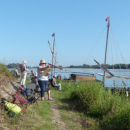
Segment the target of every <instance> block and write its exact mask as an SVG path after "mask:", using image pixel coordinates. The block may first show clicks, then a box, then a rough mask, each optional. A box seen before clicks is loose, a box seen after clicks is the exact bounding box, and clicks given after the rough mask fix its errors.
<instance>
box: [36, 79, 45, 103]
mask: <svg viewBox="0 0 130 130" xmlns="http://www.w3.org/2000/svg"><path fill="white" fill-rule="evenodd" d="M38 83H39V86H40V88H41V100H42V101H43V100H44V95H45V88H46V87H45V81H38Z"/></svg>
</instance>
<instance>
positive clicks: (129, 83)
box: [28, 68, 130, 88]
mask: <svg viewBox="0 0 130 130" xmlns="http://www.w3.org/2000/svg"><path fill="white" fill-rule="evenodd" d="M31 70H33V71H34V72H37V69H36V68H29V69H28V71H31ZM109 71H110V72H111V73H112V74H114V75H118V76H127V77H130V70H129V69H109ZM73 72H78V73H92V74H94V76H96V79H97V80H102V78H103V77H102V76H100V75H98V74H97V73H102V74H103V71H102V70H101V69H70V68H64V69H63V70H59V69H55V74H56V75H61V76H62V78H69V77H70V74H71V73H73ZM106 75H109V74H107V73H106ZM114 81H115V85H116V86H118V87H121V88H123V87H124V86H123V83H122V81H124V82H125V84H126V87H130V79H124V78H115V77H113V78H109V79H108V78H105V86H106V87H114Z"/></svg>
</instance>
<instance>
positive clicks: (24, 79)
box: [23, 73, 27, 87]
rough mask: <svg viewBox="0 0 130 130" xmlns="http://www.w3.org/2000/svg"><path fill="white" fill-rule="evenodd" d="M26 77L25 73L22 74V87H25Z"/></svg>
mask: <svg viewBox="0 0 130 130" xmlns="http://www.w3.org/2000/svg"><path fill="white" fill-rule="evenodd" d="M26 76H27V73H24V74H23V85H24V87H25V81H26Z"/></svg>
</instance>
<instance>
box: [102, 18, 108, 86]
mask: <svg viewBox="0 0 130 130" xmlns="http://www.w3.org/2000/svg"><path fill="white" fill-rule="evenodd" d="M109 19H110V18H109V17H107V18H106V20H105V21H108V24H107V38H106V47H105V59H104V67H106V58H107V45H108V35H109V27H110V21H109ZM103 86H105V71H104V75H103Z"/></svg>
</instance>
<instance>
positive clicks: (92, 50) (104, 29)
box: [84, 26, 107, 64]
mask: <svg viewBox="0 0 130 130" xmlns="http://www.w3.org/2000/svg"><path fill="white" fill-rule="evenodd" d="M106 27H107V26H105V28H104V29H103V31H102V33H101V34H100V36H99V38H98V39H97V41H96V43H95V44H94V46H93V48H92V50H91V51H90V53H89V55H88V57H87V59H86V60H85V62H84V64H85V63H86V61H87V60H88V58H89V56H90V54H91V53H92V51H93V49H94V48H95V46H96V44H97V43H98V41H99V39H100V38H101V36H102V34H103V32H104V31H105V29H106Z"/></svg>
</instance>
